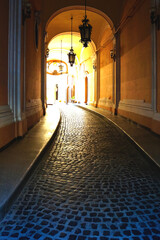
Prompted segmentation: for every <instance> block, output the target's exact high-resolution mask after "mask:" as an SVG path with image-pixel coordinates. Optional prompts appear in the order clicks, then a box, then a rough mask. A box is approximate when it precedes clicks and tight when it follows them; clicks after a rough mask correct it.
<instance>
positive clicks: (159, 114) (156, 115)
mask: <svg viewBox="0 0 160 240" xmlns="http://www.w3.org/2000/svg"><path fill="white" fill-rule="evenodd" d="M153 119H154V120H156V121H159V122H160V113H154V115H153Z"/></svg>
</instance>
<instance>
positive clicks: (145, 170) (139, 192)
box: [0, 106, 160, 240]
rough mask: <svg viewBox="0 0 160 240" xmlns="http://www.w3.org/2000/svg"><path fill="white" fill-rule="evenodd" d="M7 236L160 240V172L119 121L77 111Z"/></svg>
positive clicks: (16, 210)
mask: <svg viewBox="0 0 160 240" xmlns="http://www.w3.org/2000/svg"><path fill="white" fill-rule="evenodd" d="M0 239H3V240H5V239H6V240H12V239H20V240H27V239H40V240H42V239H43V240H44V239H45V240H52V239H56V240H58V239H69V240H83V239H87V240H98V239H100V240H107V239H110V240H112V239H113V240H116V239H126V240H127V239H133V240H139V239H143V240H149V239H155V240H159V239H160V171H159V170H158V169H157V168H156V167H153V166H152V164H149V163H147V162H146V160H145V158H144V157H143V156H142V155H141V153H140V152H139V151H138V150H136V149H135V146H134V145H133V144H132V143H131V142H130V141H129V140H128V139H127V137H126V136H125V135H124V134H123V133H121V132H120V131H119V130H118V129H116V127H114V126H113V125H112V124H111V123H109V122H108V123H107V122H104V121H103V120H102V119H100V118H99V117H97V116H95V115H92V114H91V113H89V112H86V111H84V110H82V109H79V108H76V107H73V106H64V107H62V123H61V126H60V130H59V133H58V135H57V137H56V139H55V141H54V144H53V147H52V149H51V151H50V152H49V153H48V157H44V159H43V160H42V161H41V163H40V164H39V165H38V167H37V168H36V170H35V171H34V174H33V175H32V176H31V178H30V179H29V181H28V182H27V184H26V185H25V187H24V189H23V191H22V192H21V194H20V195H19V197H18V199H17V200H16V201H15V203H14V204H13V206H12V208H11V210H10V211H9V213H8V214H7V215H6V217H5V218H4V219H3V221H2V222H1V224H0Z"/></svg>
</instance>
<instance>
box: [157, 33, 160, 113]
mask: <svg viewBox="0 0 160 240" xmlns="http://www.w3.org/2000/svg"><path fill="white" fill-rule="evenodd" d="M157 66H158V67H157V111H158V112H159V113H160V30H159V31H158V32H157Z"/></svg>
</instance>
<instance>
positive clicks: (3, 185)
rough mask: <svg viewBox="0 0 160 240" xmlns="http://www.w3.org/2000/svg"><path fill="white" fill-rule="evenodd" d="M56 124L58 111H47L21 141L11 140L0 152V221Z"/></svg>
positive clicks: (53, 132) (48, 140) (47, 142)
mask: <svg viewBox="0 0 160 240" xmlns="http://www.w3.org/2000/svg"><path fill="white" fill-rule="evenodd" d="M59 121H60V112H59V110H58V108H57V107H53V108H52V110H51V111H50V109H48V110H47V114H46V116H45V117H42V118H41V120H40V122H39V123H37V124H36V125H35V126H34V127H33V128H32V129H30V131H29V132H28V133H27V134H26V135H25V137H24V138H22V139H20V140H15V141H14V142H13V143H12V144H10V146H8V147H7V148H6V149H4V150H3V151H1V152H0V219H1V218H2V217H3V216H4V214H5V213H6V211H7V210H8V208H9V206H10V204H11V203H12V201H13V199H14V197H15V196H16V194H17V193H18V191H19V190H20V188H21V187H22V186H23V182H25V180H26V178H27V177H28V175H29V174H30V172H31V170H32V167H33V165H34V164H35V162H36V161H37V160H38V159H39V158H40V157H41V155H42V154H43V152H44V150H45V149H46V147H47V146H48V144H49V142H50V141H51V139H52V137H53V136H54V134H55V132H56V129H57V126H58V123H59Z"/></svg>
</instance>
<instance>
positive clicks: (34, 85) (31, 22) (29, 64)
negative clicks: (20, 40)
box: [26, 0, 42, 128]
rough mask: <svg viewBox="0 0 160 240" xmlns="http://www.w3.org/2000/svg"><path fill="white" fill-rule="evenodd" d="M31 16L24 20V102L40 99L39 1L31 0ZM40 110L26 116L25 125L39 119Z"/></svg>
mask: <svg viewBox="0 0 160 240" xmlns="http://www.w3.org/2000/svg"><path fill="white" fill-rule="evenodd" d="M31 4H32V14H31V18H30V19H27V20H26V104H28V103H30V102H32V101H34V100H35V99H41V44H42V42H41V31H42V16H41V15H40V18H41V22H40V25H39V35H38V36H39V44H38V49H36V45H35V33H34V27H35V15H34V13H35V11H40V10H41V1H38V0H32V1H31ZM41 115H42V111H41V112H37V113H36V114H35V115H34V116H33V117H32V116H29V117H28V118H27V127H28V128H30V127H31V126H33V125H34V124H35V123H36V122H37V121H39V119H40V116H41Z"/></svg>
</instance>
